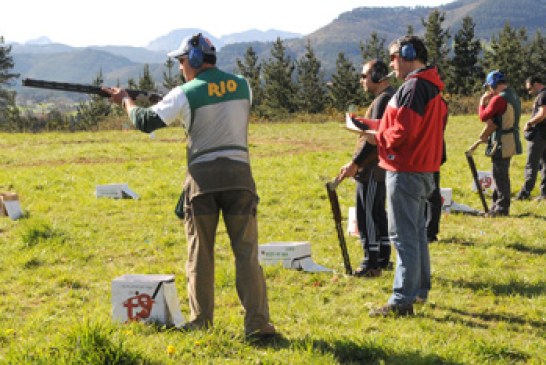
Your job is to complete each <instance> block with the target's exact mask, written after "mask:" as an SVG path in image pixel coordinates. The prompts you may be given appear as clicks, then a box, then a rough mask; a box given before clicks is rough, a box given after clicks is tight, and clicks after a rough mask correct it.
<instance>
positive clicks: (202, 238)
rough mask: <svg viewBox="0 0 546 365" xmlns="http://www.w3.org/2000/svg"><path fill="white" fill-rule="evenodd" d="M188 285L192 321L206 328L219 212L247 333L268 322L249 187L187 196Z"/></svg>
mask: <svg viewBox="0 0 546 365" xmlns="http://www.w3.org/2000/svg"><path fill="white" fill-rule="evenodd" d="M186 199H187V201H186V209H185V211H186V218H185V225H186V236H187V241H188V261H187V264H186V275H187V289H188V297H189V302H190V311H191V313H190V325H192V326H195V327H208V326H211V325H212V324H213V312H214V244H215V238H216V229H217V226H218V221H219V216H220V212H222V216H223V218H224V223H225V225H226V229H227V233H228V236H229V238H230V241H231V248H232V251H233V254H234V256H235V281H236V288H237V294H238V295H239V300H240V301H241V304H242V305H243V307H244V309H245V320H244V323H245V333H247V334H250V333H253V332H255V331H259V330H260V329H262V328H264V326H266V325H267V323H268V322H269V307H268V301H267V293H266V284H265V279H264V275H263V272H262V268H261V266H260V264H259V262H258V229H257V220H256V209H257V200H258V198H257V196H256V195H255V194H254V193H253V192H251V191H248V190H227V191H219V192H214V193H207V194H202V195H198V196H195V197H194V198H193V199H192V200H191V201H190V199H189V198H186Z"/></svg>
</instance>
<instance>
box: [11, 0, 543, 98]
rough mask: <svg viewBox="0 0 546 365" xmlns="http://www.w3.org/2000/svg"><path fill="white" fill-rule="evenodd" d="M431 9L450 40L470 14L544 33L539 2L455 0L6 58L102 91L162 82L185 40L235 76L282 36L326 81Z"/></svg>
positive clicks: (42, 49)
mask: <svg viewBox="0 0 546 365" xmlns="http://www.w3.org/2000/svg"><path fill="white" fill-rule="evenodd" d="M436 8H438V9H439V10H440V11H441V12H444V13H445V21H444V23H443V24H442V26H443V28H448V29H449V31H450V34H452V35H453V34H454V33H455V32H456V31H457V30H458V29H459V27H460V24H461V23H462V19H463V18H464V17H465V16H471V17H472V18H473V20H474V22H475V24H476V28H475V35H476V37H477V38H481V39H483V40H488V39H490V38H491V37H492V36H494V35H496V34H498V32H499V31H500V30H502V28H503V27H504V25H505V22H508V23H509V24H510V26H511V27H512V28H521V27H524V28H526V29H527V34H528V35H529V36H530V37H531V36H532V35H533V34H534V33H535V32H536V31H541V32H542V31H543V29H544V19H546V0H457V1H454V2H452V3H449V4H447V5H443V6H439V7H434V8H431V7H424V6H417V7H373V8H372V7H359V8H356V9H353V10H352V11H348V12H345V13H342V14H340V15H339V16H338V17H337V18H336V19H334V20H333V21H332V22H331V23H330V24H327V25H325V26H324V27H322V28H320V29H318V30H316V31H315V32H313V33H310V34H307V35H301V34H296V33H290V32H286V31H281V30H274V29H272V30H269V31H266V32H263V31H259V30H248V31H246V32H242V33H236V34H230V35H226V36H223V37H221V38H216V37H214V36H212V35H211V34H210V33H208V32H207V31H206V30H204V29H196V28H184V29H176V30H173V31H172V32H170V33H168V34H166V35H164V36H161V37H159V38H156V39H155V40H153V41H151V42H150V43H149V44H148V45H147V46H146V47H129V46H89V47H71V46H67V45H63V44H58V43H52V42H51V41H49V40H48V39H47V38H45V37H42V38H39V39H36V40H34V41H32V42H28V43H26V44H16V43H14V44H11V47H12V51H11V54H12V56H13V60H14V63H15V68H14V72H17V73H20V74H21V78H26V77H30V78H36V79H46V80H53V81H64V82H79V83H87V84H89V83H91V82H92V80H94V79H95V78H96V77H97V75H98V73H99V72H101V73H102V74H103V76H104V84H105V85H118V84H119V85H126V83H127V80H129V79H133V80H138V79H139V77H140V76H141V75H142V73H143V66H144V64H148V66H149V70H150V73H151V75H152V77H153V78H154V80H156V82H157V83H158V84H161V81H162V79H163V72H164V71H165V70H166V69H165V66H164V63H165V61H166V60H167V57H166V53H167V52H168V51H170V50H172V49H175V48H177V47H178V46H179V44H180V41H181V39H183V38H184V37H186V36H188V35H192V34H195V33H197V32H202V33H203V34H204V35H206V36H208V37H209V38H210V39H211V41H212V42H213V43H214V44H215V45H216V47H217V49H218V66H219V67H221V68H223V69H226V70H228V71H236V70H237V68H236V60H237V59H242V58H243V57H244V54H245V52H246V50H247V49H248V47H252V48H253V50H254V52H256V54H257V56H258V57H259V59H260V60H262V61H264V60H267V59H269V57H270V50H271V45H272V42H273V41H274V40H276V39H277V38H281V39H282V40H283V44H284V45H285V46H286V53H287V55H288V56H289V57H291V58H292V59H293V60H296V59H299V58H300V57H301V56H302V55H303V54H304V53H305V46H306V44H307V42H308V41H309V42H310V43H311V46H312V48H313V51H314V52H315V55H316V56H317V57H318V58H319V60H320V61H321V63H322V69H323V71H324V72H325V75H326V76H327V77H328V75H330V74H332V73H333V72H335V60H336V58H337V55H338V53H339V52H343V53H344V54H345V56H346V57H347V58H349V59H350V60H351V61H353V62H354V64H355V66H358V65H359V63H361V62H362V59H361V56H360V45H361V43H362V42H365V41H366V40H367V39H368V38H369V36H370V35H371V34H372V32H376V33H377V34H378V35H379V36H380V37H381V38H384V39H385V40H386V42H387V44H388V43H390V42H391V41H392V40H394V39H396V38H398V37H399V36H401V35H404V34H406V32H407V29H408V26H411V27H412V28H413V29H414V33H415V34H417V35H421V34H423V33H424V27H423V25H422V20H423V19H426V18H427V16H428V14H429V13H430V12H431V11H432V10H433V9H436ZM174 71H175V72H177V71H178V68H177V67H175V70H174ZM14 88H15V90H16V91H17V92H18V96H19V97H20V98H22V99H28V98H32V99H35V98H36V97H45V96H46V95H47V97H51V96H53V95H54V94H52V93H50V92H48V91H43V90H36V89H30V88H21V87H20V86H19V85H16V86H15V87H14Z"/></svg>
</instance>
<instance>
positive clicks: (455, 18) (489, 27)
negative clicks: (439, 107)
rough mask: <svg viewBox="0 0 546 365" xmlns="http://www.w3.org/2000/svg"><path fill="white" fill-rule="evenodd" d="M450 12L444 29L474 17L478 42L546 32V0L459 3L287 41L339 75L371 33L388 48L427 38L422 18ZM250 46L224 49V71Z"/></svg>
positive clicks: (373, 17) (376, 16) (291, 50)
mask: <svg viewBox="0 0 546 365" xmlns="http://www.w3.org/2000/svg"><path fill="white" fill-rule="evenodd" d="M435 8H438V9H439V10H440V11H442V12H445V15H446V20H445V21H444V23H443V26H444V28H448V29H449V31H450V34H451V35H452V36H453V34H455V33H456V32H457V31H458V30H459V28H460V26H461V24H462V19H463V18H464V17H465V16H471V17H472V18H473V20H474V22H475V23H476V29H475V32H476V37H477V38H481V39H484V40H489V39H490V38H491V36H492V35H496V34H498V33H499V31H501V30H502V28H503V27H504V24H505V22H509V23H510V26H511V27H513V28H521V27H524V28H526V29H527V32H528V35H529V36H530V37H532V36H533V35H534V33H535V32H536V31H537V30H540V31H542V32H544V24H545V19H546V0H458V1H454V2H452V3H450V4H447V5H444V6H439V7H433V8H431V7H423V6H416V7H360V8H356V9H353V10H352V11H348V12H345V13H342V14H340V15H339V16H338V17H337V18H336V19H335V20H334V21H332V22H331V23H330V24H327V25H326V26H324V27H322V28H320V29H318V30H317V31H315V32H313V33H311V34H308V35H306V36H305V37H303V38H300V39H295V40H287V41H286V42H284V44H285V46H286V47H287V49H288V50H287V53H288V54H289V55H291V57H292V58H299V57H301V56H303V54H304V53H305V45H306V43H307V41H308V40H310V41H311V46H312V47H313V51H314V52H315V54H316V56H317V57H318V58H319V59H320V60H321V62H322V67H323V70H324V71H325V73H326V75H328V74H331V73H333V72H335V61H336V58H337V55H338V53H339V52H343V53H344V54H345V56H346V57H347V58H349V59H350V60H352V61H353V62H354V63H355V65H359V64H360V63H361V62H362V59H361V56H360V44H361V42H365V41H366V40H367V39H369V37H370V35H371V34H372V32H376V33H377V34H378V35H379V36H380V37H382V38H385V39H386V43H387V44H389V43H390V42H391V41H393V40H394V39H396V38H398V37H400V36H402V35H404V34H406V31H407V29H408V26H410V25H411V26H412V27H413V29H414V32H415V34H417V35H422V34H424V27H423V25H422V23H421V20H422V19H426V18H427V17H428V14H429V13H430V11H431V10H432V9H435ZM249 45H250V44H232V45H227V46H225V47H224V48H223V49H222V51H221V54H220V66H222V67H224V68H226V69H230V68H231V69H232V70H233V69H235V65H236V59H237V58H239V59H241V58H242V57H243V55H244V52H245V51H246V49H247V48H248V46H249ZM252 46H253V49H254V51H256V53H257V55H258V57H259V58H260V59H263V60H266V59H268V58H269V57H270V47H271V46H270V45H269V46H264V47H257V48H255V45H254V44H253V45H252Z"/></svg>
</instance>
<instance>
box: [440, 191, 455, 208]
mask: <svg viewBox="0 0 546 365" xmlns="http://www.w3.org/2000/svg"><path fill="white" fill-rule="evenodd" d="M440 195H441V197H442V210H443V211H446V212H449V211H450V209H451V204H452V203H453V189H452V188H440Z"/></svg>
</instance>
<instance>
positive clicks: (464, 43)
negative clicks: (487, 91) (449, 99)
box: [445, 16, 483, 95]
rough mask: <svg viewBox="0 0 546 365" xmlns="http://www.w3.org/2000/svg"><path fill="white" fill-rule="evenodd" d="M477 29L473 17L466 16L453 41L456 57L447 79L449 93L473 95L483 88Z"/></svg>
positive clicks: (452, 60)
mask: <svg viewBox="0 0 546 365" xmlns="http://www.w3.org/2000/svg"><path fill="white" fill-rule="evenodd" d="M475 27H476V24H475V23H474V21H473V20H472V17H470V16H466V17H465V18H463V24H462V26H461V29H459V31H458V32H457V33H456V34H455V37H454V39H453V48H454V49H453V50H454V56H453V58H452V59H451V62H450V64H449V72H448V74H447V76H446V79H445V82H446V90H447V91H448V92H449V93H453V94H460V95H472V94H473V93H474V92H476V91H478V90H479V89H480V88H481V85H482V82H483V80H482V75H483V70H482V69H481V67H479V65H478V56H479V53H480V50H481V44H480V41H479V40H478V39H475V38H474V28H475Z"/></svg>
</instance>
